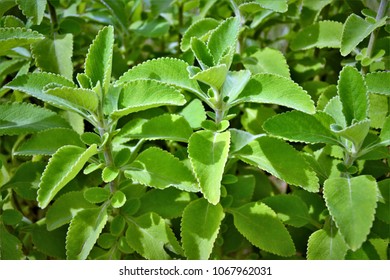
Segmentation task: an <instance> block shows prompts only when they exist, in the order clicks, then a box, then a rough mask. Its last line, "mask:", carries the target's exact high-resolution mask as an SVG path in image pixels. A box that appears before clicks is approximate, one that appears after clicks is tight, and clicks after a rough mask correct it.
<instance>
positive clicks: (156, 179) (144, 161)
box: [125, 147, 199, 192]
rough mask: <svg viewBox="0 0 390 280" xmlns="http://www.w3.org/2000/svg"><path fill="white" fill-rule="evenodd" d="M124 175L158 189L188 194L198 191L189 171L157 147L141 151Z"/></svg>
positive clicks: (176, 159)
mask: <svg viewBox="0 0 390 280" xmlns="http://www.w3.org/2000/svg"><path fill="white" fill-rule="evenodd" d="M125 175H126V176H128V177H129V178H132V179H133V180H135V181H137V182H139V183H141V184H143V185H146V186H151V187H154V188H158V189H165V188H168V187H169V186H173V187H175V188H178V189H181V190H186V191H190V192H196V191H198V190H199V189H198V187H197V185H196V181H195V178H194V176H193V175H192V173H191V171H190V170H189V169H188V168H187V167H186V166H185V165H184V164H183V163H182V162H180V161H179V159H178V158H175V157H174V156H173V155H172V154H170V153H168V152H166V151H163V150H161V149H159V148H157V147H151V148H149V149H147V150H145V151H143V152H142V153H141V154H140V155H139V156H138V157H137V158H136V160H135V161H134V162H133V163H132V164H131V165H130V166H129V167H128V169H127V170H126V171H125Z"/></svg>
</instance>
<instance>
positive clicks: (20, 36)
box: [0, 27, 45, 55]
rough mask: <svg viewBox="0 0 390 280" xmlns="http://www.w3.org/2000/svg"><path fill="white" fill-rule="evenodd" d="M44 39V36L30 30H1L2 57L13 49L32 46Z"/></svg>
mask: <svg viewBox="0 0 390 280" xmlns="http://www.w3.org/2000/svg"><path fill="white" fill-rule="evenodd" d="M44 38H45V37H44V36H43V35H42V34H39V33H38V32H36V31H32V30H30V29H25V28H14V27H8V28H0V44H1V50H0V55H4V54H6V53H7V51H9V50H11V49H13V48H16V47H21V46H24V45H28V44H32V43H34V42H37V41H40V40H42V39H44Z"/></svg>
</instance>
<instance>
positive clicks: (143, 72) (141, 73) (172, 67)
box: [117, 58, 205, 97]
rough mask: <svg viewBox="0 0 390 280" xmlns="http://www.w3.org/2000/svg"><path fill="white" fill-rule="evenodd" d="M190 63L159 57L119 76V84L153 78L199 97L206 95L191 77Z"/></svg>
mask: <svg viewBox="0 0 390 280" xmlns="http://www.w3.org/2000/svg"><path fill="white" fill-rule="evenodd" d="M188 66H189V65H188V64H187V63H186V62H184V61H182V60H179V59H174V58H159V59H153V60H148V61H146V62H144V63H142V64H139V65H137V66H135V67H133V68H131V69H130V70H129V71H127V72H126V73H125V74H123V76H122V77H120V78H119V80H118V81H117V84H118V85H120V84H123V83H126V82H130V81H133V80H137V79H145V78H147V79H151V80H156V81H160V82H163V83H166V84H169V85H172V86H175V87H178V88H182V89H185V90H188V91H190V92H193V93H195V94H196V95H197V96H198V97H205V94H204V93H203V92H202V90H201V89H200V88H199V85H198V83H197V82H196V81H194V80H191V79H190V78H189V75H188V72H187V67H188Z"/></svg>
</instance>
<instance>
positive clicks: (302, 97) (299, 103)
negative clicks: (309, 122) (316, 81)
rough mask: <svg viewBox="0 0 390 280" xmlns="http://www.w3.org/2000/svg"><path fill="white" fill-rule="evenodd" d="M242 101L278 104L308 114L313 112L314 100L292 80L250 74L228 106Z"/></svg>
mask: <svg viewBox="0 0 390 280" xmlns="http://www.w3.org/2000/svg"><path fill="white" fill-rule="evenodd" d="M242 102H255V103H267V104H278V105H282V106H286V107H290V108H293V109H296V110H299V111H302V112H305V113H308V114H314V113H315V106H314V102H313V101H312V100H311V98H310V96H309V95H308V94H307V92H306V91H305V90H303V89H302V88H301V87H300V86H299V85H298V84H296V83H294V82H293V81H292V80H290V79H287V78H284V77H281V76H278V75H273V74H256V75H254V76H252V78H251V79H250V80H249V82H248V84H247V85H246V87H245V88H244V89H243V91H242V92H241V94H240V95H239V96H238V98H237V100H236V101H234V102H233V103H232V104H230V106H234V105H237V104H239V103H242Z"/></svg>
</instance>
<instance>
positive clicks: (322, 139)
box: [263, 111, 338, 145]
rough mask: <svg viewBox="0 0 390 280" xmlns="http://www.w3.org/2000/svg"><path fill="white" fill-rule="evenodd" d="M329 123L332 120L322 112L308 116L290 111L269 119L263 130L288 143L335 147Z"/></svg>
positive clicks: (334, 138)
mask: <svg viewBox="0 0 390 280" xmlns="http://www.w3.org/2000/svg"><path fill="white" fill-rule="evenodd" d="M331 123H333V119H332V118H331V117H330V116H329V115H327V114H325V113H322V112H317V113H316V114H315V115H309V114H305V113H302V112H299V111H291V112H287V113H284V114H278V115H276V116H274V117H271V118H269V119H268V120H266V121H265V123H264V125H263V128H264V130H265V131H267V132H268V133H270V134H272V135H275V136H279V137H282V138H283V139H286V140H290V141H299V142H305V143H313V144H314V143H328V144H331V145H337V144H338V142H337V138H336V137H335V136H334V135H333V134H332V133H331V131H330V127H329V126H330V124H331Z"/></svg>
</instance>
